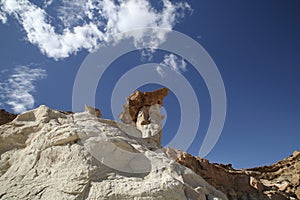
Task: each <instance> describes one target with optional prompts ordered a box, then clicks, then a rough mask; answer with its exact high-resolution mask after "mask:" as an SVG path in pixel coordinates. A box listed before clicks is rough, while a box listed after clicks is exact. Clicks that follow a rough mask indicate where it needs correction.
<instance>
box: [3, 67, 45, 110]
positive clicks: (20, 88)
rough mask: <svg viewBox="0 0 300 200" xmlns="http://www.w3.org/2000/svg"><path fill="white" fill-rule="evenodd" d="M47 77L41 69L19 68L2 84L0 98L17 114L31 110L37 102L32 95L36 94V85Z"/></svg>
mask: <svg viewBox="0 0 300 200" xmlns="http://www.w3.org/2000/svg"><path fill="white" fill-rule="evenodd" d="M46 76H47V75H46V71H45V70H44V69H41V68H35V69H30V68H29V67H26V66H22V67H17V68H15V69H14V73H13V74H12V75H10V76H9V77H8V79H7V80H6V81H4V82H3V83H0V86H1V87H0V92H1V94H2V95H1V96H0V98H2V99H3V100H4V101H5V103H6V104H7V105H9V106H11V109H12V110H13V111H14V112H16V113H21V112H24V111H26V110H28V109H31V108H33V107H34V102H35V101H34V97H33V96H32V94H31V93H32V92H35V85H34V83H35V81H37V80H40V79H44V78H46Z"/></svg>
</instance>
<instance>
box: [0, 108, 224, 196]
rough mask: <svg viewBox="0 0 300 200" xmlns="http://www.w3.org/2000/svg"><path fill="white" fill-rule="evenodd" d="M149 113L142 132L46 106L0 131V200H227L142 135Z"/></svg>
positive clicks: (149, 131) (152, 116) (153, 115)
mask: <svg viewBox="0 0 300 200" xmlns="http://www.w3.org/2000/svg"><path fill="white" fill-rule="evenodd" d="M153 109H154V111H153V110H151V109H150V113H149V115H150V120H151V123H150V124H146V125H144V126H147V127H146V128H145V127H139V126H137V127H135V125H128V124H127V125H126V124H119V123H116V122H114V121H111V120H105V119H101V118H98V117H95V116H94V115H92V114H90V113H89V112H83V113H75V114H68V115H66V114H64V113H62V112H59V111H55V110H52V109H50V108H48V107H46V106H40V107H39V108H37V109H34V110H31V111H28V112H25V113H23V114H21V115H19V116H18V117H17V118H16V119H15V120H13V121H12V122H9V123H7V124H4V125H1V126H0V155H1V160H0V199H1V200H2V199H7V200H14V199H28V200H29V199H30V200H34V199H45V200H52V199H53V200H57V199H70V200H71V199H74V200H75V199H76V200H81V199H93V200H94V199H99V200H100V199H105V200H106V199H107V200H126V199H128V200H129V199H130V200H132V199H134V200H151V199H153V200H154V199H161V200H163V199H165V200H176V199H178V200H185V199H186V200H187V199H191V200H206V199H209V200H217V199H223V200H226V199H227V198H226V197H225V195H224V194H223V193H221V192H219V191H218V190H216V189H215V188H213V187H212V186H210V185H209V184H208V183H207V182H206V181H204V179H202V178H201V177H200V176H199V175H197V174H195V173H194V172H193V171H191V170H190V169H188V168H186V167H184V166H182V165H180V164H178V163H176V162H175V161H173V160H171V159H169V158H168V157H167V156H166V155H165V153H164V151H163V150H162V149H160V145H158V144H156V142H157V141H158V140H155V141H156V142H151V140H149V138H145V137H144V136H145V135H144V134H148V135H147V136H152V133H154V132H155V131H156V128H157V127H158V126H159V124H155V123H156V122H155V121H156V119H157V117H160V115H159V116H158V115H157V110H159V106H158V107H157V106H156V107H155V106H154V108H153ZM152 123H154V124H152ZM159 123H160V122H159ZM151 124H152V125H151ZM156 125H157V126H156ZM140 130H142V132H143V133H142V132H141V131H140Z"/></svg>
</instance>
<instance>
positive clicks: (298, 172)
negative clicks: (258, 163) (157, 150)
mask: <svg viewBox="0 0 300 200" xmlns="http://www.w3.org/2000/svg"><path fill="white" fill-rule="evenodd" d="M165 151H166V154H167V155H168V156H169V157H170V158H172V159H173V160H175V161H176V162H178V163H180V164H181V165H184V166H186V167H188V168H190V169H192V170H193V171H194V172H195V173H197V174H198V175H200V176H201V177H203V178H204V179H205V180H206V181H207V182H208V183H209V184H211V185H212V186H214V187H215V188H217V189H218V190H220V191H222V192H223V193H224V194H226V195H227V197H228V199H230V200H239V199H243V200H288V199H290V200H295V199H300V183H299V182H300V151H295V152H294V153H293V155H291V156H290V157H288V158H286V159H283V160H282V161H279V162H278V163H276V164H273V165H270V166H263V167H256V168H252V169H240V170H238V169H233V168H232V166H231V165H230V164H229V165H223V164H212V163H210V162H209V161H208V160H206V159H203V158H199V157H196V156H192V155H190V154H188V153H186V152H182V151H180V150H176V149H171V148H167V149H166V150H165Z"/></svg>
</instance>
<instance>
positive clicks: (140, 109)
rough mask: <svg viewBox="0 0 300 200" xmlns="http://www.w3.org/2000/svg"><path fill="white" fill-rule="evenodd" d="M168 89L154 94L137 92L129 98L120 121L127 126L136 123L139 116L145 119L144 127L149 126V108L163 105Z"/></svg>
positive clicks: (156, 91) (142, 121) (153, 92)
mask: <svg viewBox="0 0 300 200" xmlns="http://www.w3.org/2000/svg"><path fill="white" fill-rule="evenodd" d="M168 91H169V90H168V88H161V89H158V90H155V91H152V92H141V91H138V90H136V91H135V92H134V93H133V94H131V95H130V96H129V97H128V98H127V102H126V104H125V105H124V107H123V111H122V113H121V114H120V119H121V120H122V121H123V122H124V123H127V124H130V123H136V122H137V119H138V116H140V117H141V119H142V118H143V120H141V121H140V122H141V123H142V125H144V124H149V123H150V121H149V120H148V119H147V115H149V114H148V113H149V108H150V107H151V106H153V105H156V104H158V105H160V106H162V105H163V99H164V98H165V97H166V96H167V95H168Z"/></svg>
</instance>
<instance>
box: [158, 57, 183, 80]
mask: <svg viewBox="0 0 300 200" xmlns="http://www.w3.org/2000/svg"><path fill="white" fill-rule="evenodd" d="M186 65H187V64H186V62H185V61H184V59H180V58H179V57H178V56H176V55H174V54H167V55H165V56H164V60H163V61H162V62H161V63H160V64H158V65H157V66H156V71H157V73H158V74H159V75H160V76H162V77H165V76H166V73H165V69H166V68H170V69H171V70H173V71H175V72H176V73H179V74H180V73H182V72H185V71H186Z"/></svg>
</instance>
